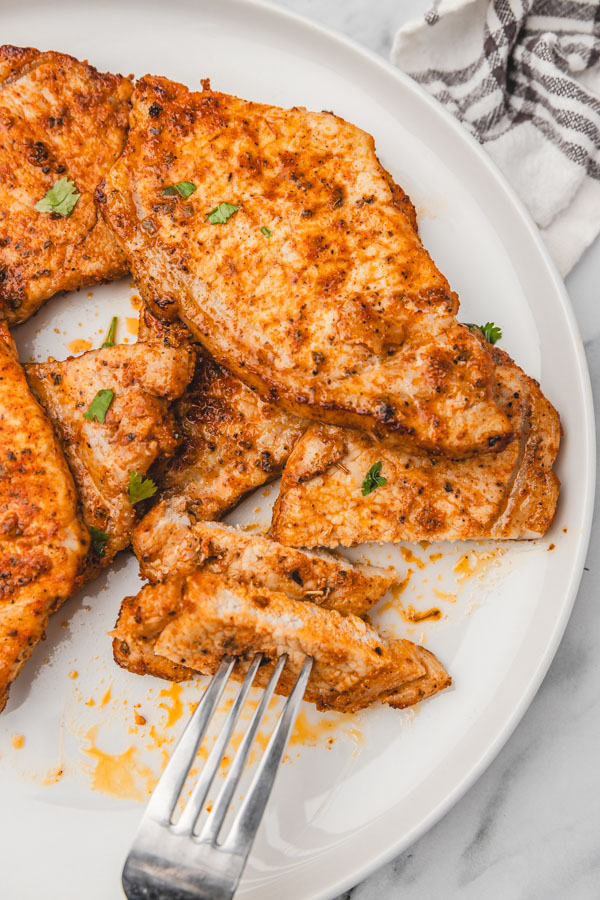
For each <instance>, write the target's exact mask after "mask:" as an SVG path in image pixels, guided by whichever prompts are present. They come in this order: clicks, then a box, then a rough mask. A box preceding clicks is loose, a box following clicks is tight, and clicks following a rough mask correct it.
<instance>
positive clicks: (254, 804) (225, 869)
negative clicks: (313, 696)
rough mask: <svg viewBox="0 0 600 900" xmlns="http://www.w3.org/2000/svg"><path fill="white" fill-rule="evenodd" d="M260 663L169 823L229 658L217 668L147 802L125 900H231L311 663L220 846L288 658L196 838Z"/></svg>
mask: <svg viewBox="0 0 600 900" xmlns="http://www.w3.org/2000/svg"><path fill="white" fill-rule="evenodd" d="M262 659H263V657H262V654H257V655H256V656H255V657H254V659H253V660H252V663H251V665H250V668H249V669H248V672H247V674H246V677H245V679H244V682H243V684H242V686H241V688H240V690H239V693H238V695H237V697H236V698H235V701H234V703H233V705H232V707H231V709H230V711H229V713H228V715H227V718H226V720H225V722H224V723H223V727H222V729H221V731H220V733H219V735H218V736H217V739H216V741H215V743H214V746H213V748H212V750H211V752H210V754H209V756H208V759H207V760H206V763H205V764H204V767H203V768H202V771H201V773H200V776H199V778H198V781H197V783H196V785H195V786H194V789H193V791H192V793H191V795H190V797H189V800H188V801H187V803H186V805H185V807H184V809H183V811H182V813H181V815H180V817H179V819H178V820H177V821H175V822H174V821H173V814H174V812H175V809H176V807H177V801H178V798H179V795H180V793H181V790H182V788H183V785H184V783H185V781H186V778H187V776H188V774H189V771H190V768H191V767H192V765H193V764H194V762H195V761H196V755H197V753H198V748H199V747H200V744H201V743H202V740H203V739H204V737H205V735H206V732H207V730H208V727H209V725H210V722H211V719H212V717H213V714H214V712H215V710H216V708H217V705H218V703H219V700H220V698H221V695H222V693H223V690H224V688H225V685H226V684H227V682H228V680H229V676H230V675H231V673H232V671H233V667H234V665H235V662H236V660H235V658H233V657H229V656H226V657H224V658H223V660H222V661H221V664H220V666H219V668H218V670H217V672H216V673H215V675H214V677H213V679H212V681H211V682H210V684H209V685H208V687H207V689H206V691H205V692H204V694H203V696H202V699H201V700H200V702H199V703H198V706H197V707H196V709H195V710H194V714H193V716H192V718H191V719H190V721H189V723H188V725H187V726H186V729H185V731H184V732H183V734H182V735H181V737H180V739H179V741H178V743H177V746H176V747H175V750H174V751H173V755H172V756H171V759H170V760H169V762H168V763H167V766H166V768H165V771H164V772H163V774H162V776H161V779H160V781H159V782H158V784H157V786H156V788H155V790H154V793H153V794H152V797H151V798H150V802H149V803H148V806H147V808H146V812H145V813H144V817H143V819H142V822H141V824H140V827H139V828H138V831H137V834H136V836H135V839H134V842H133V846H132V848H131V850H130V851H129V855H128V857H127V859H126V861H125V867H124V869H123V876H122V880H123V888H124V890H125V893H126V895H127V897H128V898H129V900H142V898H143V900H230V898H231V897H233V894H234V892H235V890H236V888H237V885H238V882H239V880H240V877H241V874H242V871H243V869H244V866H245V864H246V860H247V858H248V854H249V853H250V849H251V847H252V843H253V841H254V837H255V835H256V832H257V830H258V826H259V825H260V822H261V819H262V816H263V812H264V810H265V806H266V805H267V801H268V799H269V795H270V793H271V790H272V788H273V783H274V781H275V776H276V774H277V771H278V767H279V763H280V761H281V758H282V756H283V753H284V750H285V748H286V745H287V742H288V739H289V736H290V734H291V731H292V728H293V727H294V723H295V721H296V716H297V714H298V710H299V707H300V703H301V701H302V698H303V696H304V691H305V689H306V684H307V682H308V677H309V675H310V670H311V667H312V659H311V658H310V657H307V659H306V660H305V662H304V665H303V666H302V669H301V671H300V674H299V676H298V678H297V680H296V683H295V685H294V688H293V690H292V692H291V693H290V695H289V697H288V699H287V700H286V702H285V705H284V707H283V710H282V712H281V715H280V717H279V720H278V721H277V724H276V726H275V729H274V731H273V734H272V735H271V738H270V740H269V743H268V746H267V749H266V750H265V753H264V756H263V757H262V759H261V761H260V764H259V766H258V769H257V771H256V773H255V775H254V778H253V779H252V783H251V785H250V787H249V789H248V793H247V794H246V797H245V798H244V800H243V802H242V805H241V807H240V809H239V811H238V812H237V814H236V816H235V819H234V821H233V823H232V825H231V829H230V831H229V833H228V835H227V836H226V837H224V839H223V841H219V835H220V832H221V829H222V827H223V822H224V820H225V816H226V815H227V811H228V809H229V806H230V803H231V800H232V797H233V793H234V791H235V789H236V787H237V785H238V784H239V781H240V778H241V777H242V773H243V770H244V766H245V764H246V761H247V759H248V755H249V753H250V749H251V747H252V743H253V741H254V738H255V736H256V733H257V731H258V728H259V725H260V723H261V720H262V718H263V715H264V713H265V711H266V709H267V706H268V704H269V701H270V699H271V697H272V696H273V692H274V691H275V688H276V686H277V682H278V681H279V676H280V675H281V672H282V670H283V667H284V666H285V663H286V660H287V656H286V655H284V656H281V657H280V658H279V660H278V662H277V665H276V667H275V670H274V672H273V675H272V676H271V678H270V680H269V683H268V684H267V686H266V687H265V689H264V693H263V695H262V697H261V700H260V703H259V704H258V706H257V708H256V711H255V712H254V714H253V716H252V718H251V720H250V723H249V725H248V729H247V731H246V733H245V735H244V737H243V739H242V742H241V744H240V746H239V749H238V752H237V753H236V755H235V757H234V759H233V761H232V763H231V767H230V769H229V771H228V773H227V776H226V778H225V781H224V783H223V785H222V787H221V790H220V791H219V793H218V796H217V798H216V800H215V802H214V805H213V807H212V810H211V811H210V813H209V815H208V818H207V819H206V821H205V823H204V825H203V826H202V828H201V829H200V830H199V831H197V830H196V827H197V822H198V819H199V817H200V814H201V812H202V810H203V808H204V804H205V803H206V799H207V797H208V792H209V790H210V786H211V784H212V782H213V780H214V778H215V775H216V774H217V771H218V769H219V766H220V764H221V762H222V759H223V755H224V753H225V750H226V749H227V745H228V744H229V741H230V739H231V736H232V734H233V730H234V728H235V725H236V722H237V720H238V718H239V716H240V713H241V711H242V708H243V706H244V703H245V701H246V698H247V696H248V693H249V691H250V688H251V687H252V683H253V681H254V677H255V675H256V672H257V671H258V668H259V666H260V664H261V662H262Z"/></svg>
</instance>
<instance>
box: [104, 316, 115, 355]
mask: <svg viewBox="0 0 600 900" xmlns="http://www.w3.org/2000/svg"><path fill="white" fill-rule="evenodd" d="M117 322H118V318H117V316H113V317H112V319H111V320H110V325H109V327H108V334H107V335H106V340H105V341H104V343H103V344H102V349H104V347H114V346H115V334H116V333H117Z"/></svg>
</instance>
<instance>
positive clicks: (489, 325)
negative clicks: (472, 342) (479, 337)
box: [465, 322, 502, 344]
mask: <svg viewBox="0 0 600 900" xmlns="http://www.w3.org/2000/svg"><path fill="white" fill-rule="evenodd" d="M465 324H466V326H467V328H468V329H469V331H480V332H481V333H482V334H483V336H484V338H485V339H486V341H488V343H490V344H495V343H496V341H499V340H500V338H501V337H502V329H501V328H500V327H499V326H498V325H494V323H493V322H486V323H485V325H473V324H472V323H471V322H466V323H465Z"/></svg>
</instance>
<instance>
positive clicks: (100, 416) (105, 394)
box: [83, 388, 115, 425]
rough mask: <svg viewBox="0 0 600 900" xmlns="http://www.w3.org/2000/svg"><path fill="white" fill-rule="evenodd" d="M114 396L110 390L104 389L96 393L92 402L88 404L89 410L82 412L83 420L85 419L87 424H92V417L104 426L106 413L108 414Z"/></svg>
mask: <svg viewBox="0 0 600 900" xmlns="http://www.w3.org/2000/svg"><path fill="white" fill-rule="evenodd" d="M114 396H115V392H114V391H112V390H111V389H110V388H106V389H105V390H103V391H98V393H97V394H96V396H95V397H94V399H93V400H92V402H91V403H90V406H89V409H88V410H87V411H86V412H84V414H83V418H84V419H87V420H88V422H93V421H94V417H95V418H96V420H97V421H98V422H100V424H101V425H103V424H104V420H105V419H106V413H107V412H108V407H109V406H110V404H111V403H112V402H113V397H114Z"/></svg>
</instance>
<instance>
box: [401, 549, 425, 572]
mask: <svg viewBox="0 0 600 900" xmlns="http://www.w3.org/2000/svg"><path fill="white" fill-rule="evenodd" d="M399 549H400V553H401V554H402V558H403V559H404V562H407V563H414V565H415V566H416V567H417V569H424V568H425V563H424V562H423V560H422V559H419V557H418V556H415V554H414V553H413V551H412V550H410V549H409V548H408V547H400V548H399Z"/></svg>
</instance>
